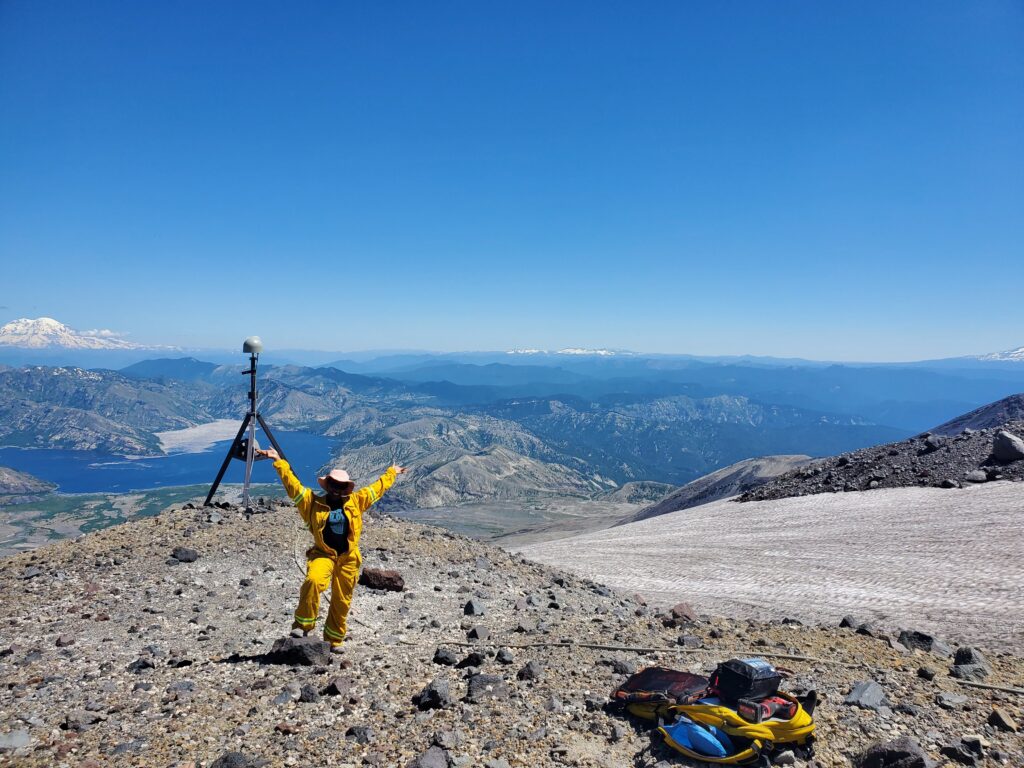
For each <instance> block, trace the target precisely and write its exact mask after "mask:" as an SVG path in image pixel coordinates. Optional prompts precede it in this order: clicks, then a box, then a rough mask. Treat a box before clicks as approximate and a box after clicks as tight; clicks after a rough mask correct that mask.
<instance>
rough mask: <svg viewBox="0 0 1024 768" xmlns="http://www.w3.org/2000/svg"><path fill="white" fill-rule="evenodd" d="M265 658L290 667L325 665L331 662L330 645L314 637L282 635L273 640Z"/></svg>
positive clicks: (268, 661) (267, 660)
mask: <svg viewBox="0 0 1024 768" xmlns="http://www.w3.org/2000/svg"><path fill="white" fill-rule="evenodd" d="M265 660H266V662H267V663H268V664H286V665H288V666H291V667H316V666H326V665H328V664H330V663H331V646H330V644H329V643H325V642H324V641H323V640H318V639H317V638H315V637H282V638H280V639H279V640H275V641H274V645H273V646H272V647H271V649H270V653H268V654H266V656H265Z"/></svg>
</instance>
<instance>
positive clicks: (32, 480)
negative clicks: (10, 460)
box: [0, 467, 57, 503]
mask: <svg viewBox="0 0 1024 768" xmlns="http://www.w3.org/2000/svg"><path fill="white" fill-rule="evenodd" d="M56 487H57V486H56V485H54V484H53V483H50V482H47V481H46V480H40V479H39V478H38V477H33V476H32V475H30V474H28V473H27V472H18V471H17V470H15V469H11V468H10V467H0V502H3V503H13V502H14V500H16V499H17V500H21V499H26V498H35V497H37V496H41V495H42V494H44V493H49V492H50V491H52V490H54V489H55V488H56Z"/></svg>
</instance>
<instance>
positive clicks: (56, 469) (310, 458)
mask: <svg viewBox="0 0 1024 768" xmlns="http://www.w3.org/2000/svg"><path fill="white" fill-rule="evenodd" d="M274 436H275V437H277V440H278V442H279V443H280V444H281V447H282V448H283V449H284V451H285V453H286V454H287V455H288V461H289V462H290V463H291V465H292V469H294V470H295V473H296V474H297V475H298V476H299V478H300V479H301V480H302V482H303V483H305V484H306V485H313V484H314V483H315V482H316V476H317V474H318V472H319V470H320V468H321V467H323V466H324V464H326V463H328V462H329V461H330V459H331V454H332V453H333V449H334V448H335V446H336V445H337V441H336V440H333V439H331V438H327V437H323V436H321V435H311V434H308V433H306V432H279V431H278V430H275V431H274ZM262 442H266V441H265V440H263V441H262ZM230 444H231V441H230V440H225V441H223V442H219V443H215V444H214V445H213V447H212V448H210V449H209V450H207V451H204V452H202V453H178V454H172V455H170V456H159V457H155V458H144V459H126V458H124V457H123V456H111V455H109V454H105V453H100V452H98V451H65V450H57V449H50V448H38V449H35V448H0V466H4V467H10V468H11V469H16V470H19V471H21V472H28V473H29V474H30V475H35V476H36V477H38V478H39V479H41V480H49V481H50V482H51V483H56V484H57V485H58V486H59V487H58V489H57V490H58V491H59V492H61V493H126V492H128V491H144V490H149V489H151V488H165V487H169V486H176V485H196V484H203V483H212V482H213V479H214V478H215V477H216V476H217V470H219V469H220V464H221V462H222V461H223V460H224V456H225V454H226V453H227V450H228V446H229V445H230ZM272 464H273V462H270V461H259V462H257V463H256V464H255V465H254V466H253V472H252V480H253V482H255V483H276V482H278V479H277V473H276V472H275V471H274V468H273V466H272ZM244 479H245V463H244V462H242V461H236V460H232V462H231V464H230V465H229V466H228V470H227V472H226V473H225V475H224V480H223V481H222V482H225V483H241V482H242V481H243V480H244Z"/></svg>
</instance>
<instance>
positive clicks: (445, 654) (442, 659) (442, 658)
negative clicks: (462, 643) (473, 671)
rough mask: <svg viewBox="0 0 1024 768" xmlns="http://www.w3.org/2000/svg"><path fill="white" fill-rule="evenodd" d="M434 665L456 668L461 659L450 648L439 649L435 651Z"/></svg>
mask: <svg viewBox="0 0 1024 768" xmlns="http://www.w3.org/2000/svg"><path fill="white" fill-rule="evenodd" d="M434 663H435V664H441V665H443V666H446V667H454V666H455V665H456V664H458V663H459V657H458V656H456V655H455V651H453V650H451V649H450V648H438V649H437V650H436V651H434Z"/></svg>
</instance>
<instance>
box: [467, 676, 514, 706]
mask: <svg viewBox="0 0 1024 768" xmlns="http://www.w3.org/2000/svg"><path fill="white" fill-rule="evenodd" d="M508 695H509V690H508V684H507V683H506V682H505V681H504V680H503V679H502V678H500V677H498V676H497V675H474V676H473V677H471V678H469V693H468V694H467V696H466V699H467V701H469V702H471V703H473V704H480V703H481V702H484V701H487V700H489V699H498V700H504V699H507V698H508Z"/></svg>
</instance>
